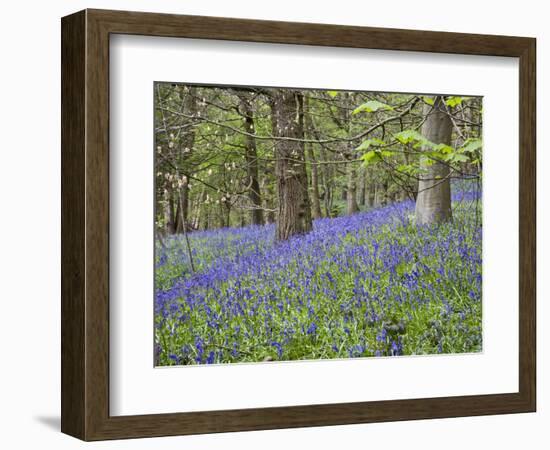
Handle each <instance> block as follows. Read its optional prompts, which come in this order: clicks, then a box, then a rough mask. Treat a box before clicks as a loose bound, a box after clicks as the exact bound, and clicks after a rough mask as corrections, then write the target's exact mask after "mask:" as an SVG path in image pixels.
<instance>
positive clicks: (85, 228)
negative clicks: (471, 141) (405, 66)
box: [61, 10, 536, 440]
mask: <svg viewBox="0 0 550 450" xmlns="http://www.w3.org/2000/svg"><path fill="white" fill-rule="evenodd" d="M61 29H62V132H61V135H62V208H61V210H62V280H61V281H62V283H61V285H62V333H61V335H62V344H61V352H62V380H61V384H62V402H61V410H62V414H61V429H62V431H63V432H64V433H67V434H69V435H72V436H75V437H78V438H80V439H84V440H101V439H118V438H137V437H151V436H168V435H184V434H198V433H215V432H228V431H245V430H260V429H276V428H291V427H309V426H324V425H339V424H351V423H367V422H381V421H397V420H411V419H427V418H441V417H458V416H477V415H486V414H505V413H518V412H531V411H535V408H536V395H535V393H536V390H535V389H536V330H535V323H536V320H535V319H536V295H535V281H536V266H535V264H536V258H535V252H536V249H535V245H536V235H535V232H536V228H535V227H536V225H535V223H536V197H535V196H536V178H535V175H536V162H535V156H536V155H535V137H536V133H535V131H536V130H535V111H536V107H535V73H536V68H535V53H536V51H535V49H536V41H535V39H533V38H524V37H507V36H490V35H473V34H459V33H445V32H432V31H411V30H397V29H381V28H363V27H352V26H337V25H320V24H306V23H288V22H272V21H256V20H242V19H227V18H216V17H199V16H180V15H169V14H153V13H136V12H123V11H104V10H85V11H81V12H78V13H75V14H73V15H70V16H67V17H64V18H63V19H62V27H61ZM111 34H133V35H145V36H164V37H181V38H201V39H221V40H232V41H249V42H263V43H285V44H302V45H315V46H332V47H353V48H368V49H382V50H401V51H419V52H433V53H454V54H465V55H486V56H507V57H516V58H519V80H520V86H519V92H520V99H519V119H520V120H519V126H520V130H519V132H520V133H519V143H518V144H519V170H520V186H519V211H518V214H519V267H518V269H519V293H518V298H519V391H518V392H515V393H503V394H491V395H472V396H460V397H438V398H419V399H406V400H389V401H373V402H354V403H341V404H322V405H304V406H288V407H272V408H258V409H242V410H225V411H204V412H186V413H173V414H154V415H140V416H110V415H109V36H110V35H111Z"/></svg>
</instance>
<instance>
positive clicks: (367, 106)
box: [352, 100, 393, 114]
mask: <svg viewBox="0 0 550 450" xmlns="http://www.w3.org/2000/svg"><path fill="white" fill-rule="evenodd" d="M379 109H382V110H386V111H388V110H393V107H391V106H390V105H386V104H385V103H382V102H379V101H378V100H370V101H368V102H366V103H363V104H362V105H361V106H358V107H357V108H355V109H354V110H353V112H352V114H359V113H361V112H363V111H366V112H375V111H378V110H379Z"/></svg>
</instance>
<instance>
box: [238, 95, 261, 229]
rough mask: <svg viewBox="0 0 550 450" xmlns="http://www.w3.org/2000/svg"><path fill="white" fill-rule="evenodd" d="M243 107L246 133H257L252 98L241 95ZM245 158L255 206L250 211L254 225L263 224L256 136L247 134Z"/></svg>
mask: <svg viewBox="0 0 550 450" xmlns="http://www.w3.org/2000/svg"><path fill="white" fill-rule="evenodd" d="M239 98H240V101H241V109H242V114H243V117H244V123H243V127H244V130H245V132H246V133H249V134H256V128H255V126H254V112H253V111H252V105H251V104H250V100H249V99H248V98H247V97H246V96H245V95H239ZM245 147H246V149H245V158H246V170H247V175H248V182H247V185H248V186H249V188H248V198H249V199H250V202H251V203H252V205H253V207H252V209H251V211H250V219H251V221H252V223H253V224H254V225H263V223H264V213H263V210H262V197H261V195H260V183H259V181H258V180H259V176H258V151H257V148H256V138H254V137H253V136H249V135H248V134H246V135H245Z"/></svg>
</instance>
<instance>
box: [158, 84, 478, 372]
mask: <svg viewBox="0 0 550 450" xmlns="http://www.w3.org/2000/svg"><path fill="white" fill-rule="evenodd" d="M153 95H154V121H155V123H154V130H155V131H154V133H155V135H154V141H155V148H154V154H155V174H154V177H155V205H154V211H155V217H154V229H155V252H154V253H155V261H154V268H155V269H154V277H155V280H154V282H155V298H154V317H155V321H154V322H155V323H154V327H155V332H154V336H155V338H154V339H155V343H154V348H155V354H154V365H155V366H186V365H195V364H225V363H245V362H246V363H263V362H277V361H293V360H326V359H344V358H366V357H395V356H412V355H436V354H459V353H478V352H481V351H482V334H483V330H482V167H483V164H482V134H483V133H482V130H483V123H482V119H483V101H482V100H483V99H482V98H481V97H476V96H467V95H457V94H452V95H450V94H449V95H445V94H433V93H431V94H424V93H391V92H367V91H344V90H317V89H310V88H287V87H258V86H216V85H196V84H186V83H180V82H156V83H154V93H153ZM152 151H153V150H152Z"/></svg>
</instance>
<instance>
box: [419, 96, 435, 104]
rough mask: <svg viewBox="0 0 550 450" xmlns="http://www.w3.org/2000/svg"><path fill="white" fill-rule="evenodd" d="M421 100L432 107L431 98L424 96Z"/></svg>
mask: <svg viewBox="0 0 550 450" xmlns="http://www.w3.org/2000/svg"><path fill="white" fill-rule="evenodd" d="M422 100H424V102H426V103H427V104H428V105H430V106H433V105H434V103H435V102H434V99H433V98H432V97H427V96H425V95H424V96H423V97H422Z"/></svg>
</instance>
